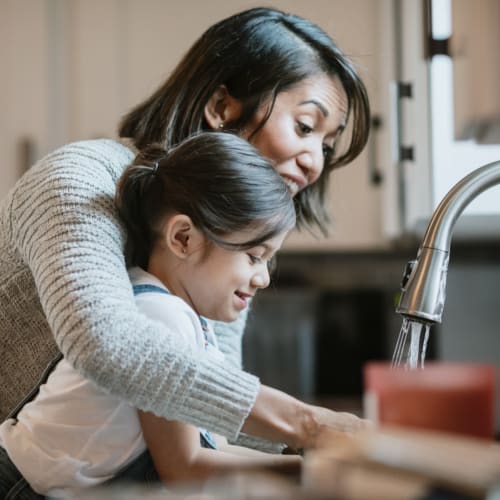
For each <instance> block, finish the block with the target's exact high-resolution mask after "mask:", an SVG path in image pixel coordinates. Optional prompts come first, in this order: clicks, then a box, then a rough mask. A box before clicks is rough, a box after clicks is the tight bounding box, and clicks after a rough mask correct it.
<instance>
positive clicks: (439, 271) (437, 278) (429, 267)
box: [396, 161, 500, 323]
mask: <svg viewBox="0 0 500 500" xmlns="http://www.w3.org/2000/svg"><path fill="white" fill-rule="evenodd" d="M496 184H500V161H496V162H493V163H489V164H487V165H484V166H482V167H480V168H478V169H477V170H474V171H473V172H471V173H470V174H469V175H467V176H466V177H464V178H463V179H462V180H460V181H459V182H457V184H455V186H453V187H452V188H451V189H450V191H449V192H448V193H447V194H446V196H445V197H444V198H443V200H442V201H441V203H440V204H439V205H438V207H437V208H436V211H435V212H434V214H433V216H432V218H431V220H430V222H429V225H428V227H427V231H426V232H425V235H424V238H423V240H422V243H421V245H420V248H419V250H418V254H417V258H416V260H413V261H410V262H408V264H407V267H406V269H405V273H404V276H403V281H402V284H401V286H402V294H401V299H400V302H399V306H398V307H397V308H396V311H397V312H398V313H400V314H402V315H404V316H407V317H409V318H410V319H413V320H415V321H419V322H423V323H440V322H441V317H442V313H443V308H444V301H445V292H446V275H447V271H448V260H449V254H450V244H451V236H452V232H453V228H454V227H455V223H456V221H457V219H458V218H459V217H460V214H461V213H462V212H463V210H464V209H465V207H467V205H468V204H469V203H470V202H471V201H472V200H473V199H474V198H476V197H477V196H478V195H479V194H480V193H482V192H483V191H485V190H486V189H488V188H489V187H491V186H494V185H496ZM499 230H500V228H499Z"/></svg>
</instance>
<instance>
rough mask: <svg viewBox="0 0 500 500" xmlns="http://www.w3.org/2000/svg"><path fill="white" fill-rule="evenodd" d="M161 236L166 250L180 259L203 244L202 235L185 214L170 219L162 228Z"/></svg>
mask: <svg viewBox="0 0 500 500" xmlns="http://www.w3.org/2000/svg"><path fill="white" fill-rule="evenodd" d="M163 236H164V242H165V244H166V246H167V248H168V249H169V250H170V251H171V252H172V253H174V254H175V255H176V256H177V257H179V258H181V259H185V258H186V257H187V256H188V255H189V254H190V253H192V251H193V250H194V249H197V248H200V244H201V243H202V242H203V235H202V233H201V232H200V231H199V230H198V229H197V228H196V227H195V226H194V224H193V222H192V220H191V218H190V217H188V216H187V215H185V214H177V215H174V216H173V217H170V218H169V219H168V221H167V222H166V223H165V226H164V227H163Z"/></svg>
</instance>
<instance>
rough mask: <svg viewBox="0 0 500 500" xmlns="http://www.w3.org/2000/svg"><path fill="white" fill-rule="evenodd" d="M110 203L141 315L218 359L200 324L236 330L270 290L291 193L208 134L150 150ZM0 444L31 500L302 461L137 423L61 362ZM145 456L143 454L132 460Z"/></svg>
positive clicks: (4, 430)
mask: <svg viewBox="0 0 500 500" xmlns="http://www.w3.org/2000/svg"><path fill="white" fill-rule="evenodd" d="M116 199H117V206H118V209H119V212H120V214H121V216H122V217H123V220H124V221H125V226H126V230H127V237H126V257H127V261H128V264H129V265H130V266H132V267H131V268H130V269H129V274H130V278H131V282H132V285H133V293H134V295H135V299H136V303H137V307H138V309H139V311H140V312H141V313H143V314H145V315H146V316H148V317H149V318H150V319H151V320H154V321H158V322H160V323H162V324H163V325H164V327H165V328H166V329H167V330H170V331H172V332H175V335H180V336H181V338H179V339H177V340H178V344H179V345H180V346H181V347H180V348H181V349H182V350H185V351H189V352H190V353H191V355H192V358H193V359H196V358H198V359H200V360H202V359H204V358H205V357H206V356H207V354H208V353H210V354H211V356H212V357H216V358H223V354H222V353H221V352H220V351H219V350H218V346H217V340H216V337H215V336H214V333H213V329H212V327H211V324H210V322H209V321H207V319H209V320H218V321H224V322H232V321H235V320H236V319H237V318H238V316H239V315H240V314H241V312H242V311H244V310H245V309H247V307H248V305H249V302H250V300H251V298H252V297H253V296H254V294H255V293H256V292H257V290H258V289H260V288H265V287H267V286H268V285H269V269H268V267H269V265H270V262H271V260H272V258H273V257H274V255H275V253H276V251H277V250H278V249H279V248H280V246H281V244H282V243H283V240H284V238H285V236H286V234H287V232H288V231H289V230H290V229H292V228H293V227H294V225H295V209H294V204H293V201H292V197H291V195H290V193H289V189H288V187H287V186H286V184H285V183H284V182H283V181H282V179H281V177H280V176H279V174H278V173H277V172H276V171H275V170H274V169H273V167H272V166H271V164H270V162H269V161H268V160H266V159H264V158H263V157H262V156H261V155H260V154H259V153H258V151H257V150H256V149H255V148H254V147H253V146H251V145H250V144H249V143H248V142H247V141H245V140H243V139H240V138H238V137H237V136H234V135H231V134H224V133H216V132H211V133H210V132H207V133H202V134H199V135H197V136H194V137H193V138H191V139H188V140H186V141H185V142H183V143H181V144H180V145H179V146H177V147H175V148H173V149H172V150H171V151H170V152H169V153H168V154H165V151H164V150H163V149H162V148H160V147H149V148H146V149H145V150H144V151H143V152H142V153H141V154H139V155H138V156H137V158H136V160H135V161H134V163H133V164H132V165H131V166H130V167H129V168H128V169H127V170H126V171H125V172H124V174H123V176H122V178H121V180H120V181H119V183H118V189H117V197H116ZM167 341H168V340H167ZM151 348H154V347H153V346H151ZM137 368H138V369H140V368H141V366H140V365H138V366H137ZM193 368H194V367H193V366H189V365H188V366H182V365H178V366H177V371H176V373H175V374H173V376H172V377H171V383H172V384H174V385H176V386H180V387H182V386H183V385H185V384H186V383H187V380H189V379H187V378H186V377H185V374H186V373H187V372H189V371H191V370H192V369H193ZM152 389H153V388H152ZM199 404H200V406H203V401H200V403H199ZM141 427H142V432H141ZM0 443H2V444H3V446H4V447H5V449H6V450H7V452H8V454H9V456H10V457H11V458H12V460H13V462H14V465H15V466H16V467H17V468H18V469H19V470H20V471H21V473H22V474H23V476H24V477H25V478H26V479H27V480H28V482H29V484H30V486H31V487H32V488H33V489H34V490H35V491H36V492H37V493H39V494H42V495H50V496H51V497H56V498H65V497H67V496H70V495H71V494H74V493H75V491H77V490H78V489H80V488H85V487H89V486H92V485H97V484H100V483H102V482H105V481H106V480H109V479H110V478H112V477H113V476H115V475H116V474H118V473H119V472H120V471H122V474H121V477H123V478H127V479H134V478H135V479H141V477H137V474H138V472H137V471H138V467H139V470H140V471H141V475H142V478H143V479H145V478H146V477H158V475H159V477H160V478H161V479H162V480H163V481H164V482H165V483H166V484H167V485H171V484H173V483H175V482H178V481H180V480H183V481H186V480H191V481H192V480H199V479H202V478H204V477H206V476H208V475H210V474H214V473H217V472H227V471H229V470H234V469H236V468H242V467H256V466H262V465H279V464H287V463H289V464H291V463H298V461H299V458H298V457H293V456H283V455H267V454H264V453H260V452H256V451H254V450H245V449H243V448H240V447H236V446H229V445H228V444H227V442H225V441H224V440H221V439H219V443H220V444H221V445H222V446H221V447H218V446H217V444H216V442H215V439H214V437H213V436H212V435H211V434H209V433H208V431H206V430H204V429H198V428H196V427H194V426H192V425H189V424H184V423H182V422H178V421H168V420H165V419H163V418H160V417H157V416H155V415H154V414H153V413H150V412H142V411H139V418H138V415H137V410H136V409H135V408H133V407H132V406H130V405H129V404H127V403H126V402H125V401H123V400H121V399H120V398H116V397H113V396H111V395H110V394H108V393H107V392H105V391H103V390H102V389H99V388H98V387H97V386H96V385H95V384H93V383H92V382H91V381H90V380H88V379H85V378H83V377H82V376H81V375H79V374H78V373H77V372H76V371H75V370H74V369H73V368H71V366H70V365H69V364H68V363H67V361H66V360H61V361H60V362H59V363H58V365H57V366H56V367H55V369H54V371H53V372H52V374H51V375H50V377H49V378H48V380H47V383H46V384H45V385H43V386H42V387H41V389H40V393H39V394H38V396H37V397H36V398H35V399H34V400H33V401H32V402H30V403H28V404H27V405H25V407H24V408H23V409H22V410H21V411H20V413H19V415H18V416H17V421H6V422H4V424H2V426H0ZM146 445H147V447H148V448H149V452H150V454H149V453H146V454H144V458H143V459H141V460H136V459H137V457H139V456H140V455H141V454H142V453H144V451H145V448H146ZM216 448H219V449H216ZM150 456H152V460H153V462H154V465H153V463H151V461H150ZM131 463H134V466H133V467H132V468H131V470H130V471H127V470H126V468H127V466H129V465H130V464H131ZM124 468H125V470H123V469H124ZM155 468H156V471H157V473H158V475H157V474H156V471H155Z"/></svg>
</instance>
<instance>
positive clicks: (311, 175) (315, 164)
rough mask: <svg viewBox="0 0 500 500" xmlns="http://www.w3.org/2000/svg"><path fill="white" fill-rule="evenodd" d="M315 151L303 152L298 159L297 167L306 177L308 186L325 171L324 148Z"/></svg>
mask: <svg viewBox="0 0 500 500" xmlns="http://www.w3.org/2000/svg"><path fill="white" fill-rule="evenodd" d="M316 149H317V148H315V149H312V148H311V149H309V150H307V151H304V152H302V153H301V154H300V155H299V156H298V157H297V165H298V167H299V168H300V169H301V170H302V173H303V174H304V176H305V177H306V179H307V181H308V184H312V183H313V182H315V181H316V180H318V177H319V176H320V175H321V172H322V170H323V163H324V157H323V146H321V148H320V150H319V151H316Z"/></svg>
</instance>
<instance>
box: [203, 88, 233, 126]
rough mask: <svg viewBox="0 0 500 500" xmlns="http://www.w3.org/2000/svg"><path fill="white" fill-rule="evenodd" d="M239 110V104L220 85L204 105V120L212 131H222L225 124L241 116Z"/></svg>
mask: <svg viewBox="0 0 500 500" xmlns="http://www.w3.org/2000/svg"><path fill="white" fill-rule="evenodd" d="M241 110H242V105H241V102H240V101H239V100H238V99H235V98H234V97H232V96H231V95H230V94H229V92H228V91H227V88H226V86H225V85H220V86H219V87H217V89H216V90H215V92H214V93H213V94H212V95H211V97H210V98H209V99H208V102H207V104H206V105H205V110H204V114H205V120H207V123H208V124H209V125H210V127H211V128H213V129H214V130H215V129H223V128H224V125H225V124H226V123H229V122H232V121H234V120H237V119H238V118H239V117H240V116H241Z"/></svg>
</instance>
